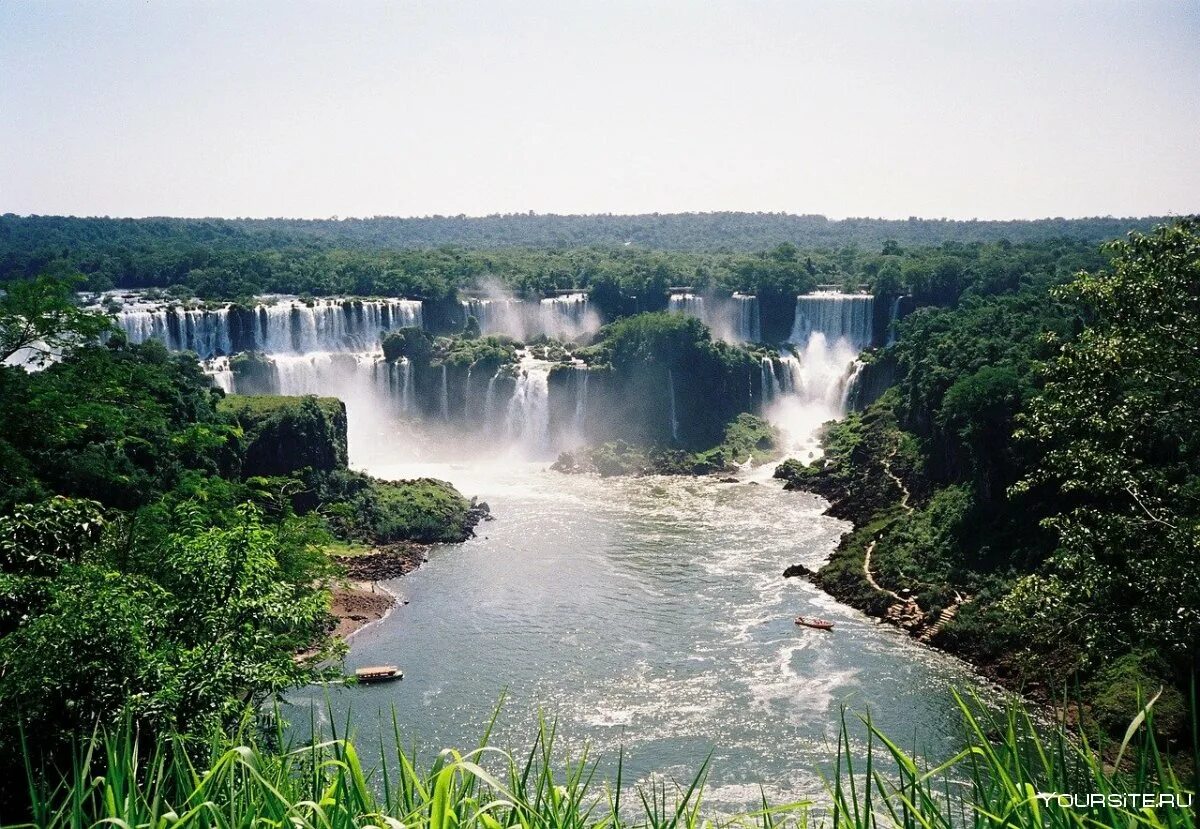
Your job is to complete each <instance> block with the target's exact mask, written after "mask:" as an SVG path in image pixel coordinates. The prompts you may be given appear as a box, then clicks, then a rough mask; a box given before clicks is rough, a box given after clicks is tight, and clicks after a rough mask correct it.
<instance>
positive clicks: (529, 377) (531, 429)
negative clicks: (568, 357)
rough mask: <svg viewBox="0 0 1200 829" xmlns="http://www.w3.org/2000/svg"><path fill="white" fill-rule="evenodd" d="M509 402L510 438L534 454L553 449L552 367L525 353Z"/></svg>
mask: <svg viewBox="0 0 1200 829" xmlns="http://www.w3.org/2000/svg"><path fill="white" fill-rule="evenodd" d="M517 372H518V373H517V384H516V387H515V388H514V389H513V394H512V397H511V398H510V399H509V401H508V411H507V413H506V417H505V427H506V431H507V433H508V438H509V439H510V440H512V441H514V442H515V443H517V444H518V445H520V446H521V447H523V448H525V449H527V450H532V451H534V452H539V451H545V450H548V449H550V448H551V447H550V363H547V362H545V361H544V360H537V359H535V358H533V357H531V356H529V354H528V353H522V355H521V362H520V364H519V366H518V369H517Z"/></svg>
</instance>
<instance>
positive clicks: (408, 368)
mask: <svg viewBox="0 0 1200 829" xmlns="http://www.w3.org/2000/svg"><path fill="white" fill-rule="evenodd" d="M399 363H400V372H401V376H402V377H403V381H402V383H403V385H402V387H401V388H402V389H403V391H402V392H401V398H400V399H401V401H402V402H401V404H400V408H401V410H402V411H403V412H404V413H405V414H408V412H409V410H410V409H411V407H412V402H413V371H412V363H411V362H410V361H409V359H408V358H407V357H404V358H401V359H400V361H399Z"/></svg>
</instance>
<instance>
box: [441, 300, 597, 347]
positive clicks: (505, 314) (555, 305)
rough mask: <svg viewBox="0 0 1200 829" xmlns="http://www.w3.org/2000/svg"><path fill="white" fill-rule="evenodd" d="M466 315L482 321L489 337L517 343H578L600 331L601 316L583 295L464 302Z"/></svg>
mask: <svg viewBox="0 0 1200 829" xmlns="http://www.w3.org/2000/svg"><path fill="white" fill-rule="evenodd" d="M462 306H463V313H465V314H469V315H471V316H473V317H475V319H476V320H478V321H479V330H480V332H481V333H482V334H485V335H495V334H500V335H504V336H507V337H512V338H513V339H514V340H520V341H524V340H528V339H531V338H533V337H537V336H547V337H551V338H553V339H558V340H577V339H579V338H580V337H583V336H585V335H587V334H591V333H593V332H595V331H597V330H599V328H600V315H599V314H597V313H596V312H595V311H594V310H593V309H592V307H591V303H590V301H589V300H588V295H587V294H586V293H583V292H576V293H571V294H563V295H561V296H554V297H546V298H545V299H541V300H537V301H526V300H521V299H517V298H515V297H510V296H493V297H486V298H474V299H464V300H462Z"/></svg>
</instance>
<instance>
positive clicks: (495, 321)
mask: <svg viewBox="0 0 1200 829" xmlns="http://www.w3.org/2000/svg"><path fill="white" fill-rule="evenodd" d="M462 306H463V311H464V312H465V313H466V314H469V315H471V316H473V317H475V319H476V320H478V321H479V332H480V333H481V334H484V335H485V336H491V335H493V334H503V335H504V336H507V337H512V338H513V339H515V340H524V339H525V319H524V314H523V313H522V310H521V301H520V300H517V299H512V298H508V297H505V298H498V299H464V300H462Z"/></svg>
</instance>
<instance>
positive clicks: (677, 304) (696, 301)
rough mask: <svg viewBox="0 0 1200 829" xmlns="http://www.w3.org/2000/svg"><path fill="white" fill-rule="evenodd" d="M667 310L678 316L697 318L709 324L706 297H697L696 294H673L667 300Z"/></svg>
mask: <svg viewBox="0 0 1200 829" xmlns="http://www.w3.org/2000/svg"><path fill="white" fill-rule="evenodd" d="M667 310H668V311H671V312H672V313H676V314H687V315H688V316H689V317H695V318H696V319H698V320H700V321H701V322H703V323H704V324H705V325H707V324H708V315H707V314H706V313H705V308H704V297H702V296H696V295H695V294H671V296H669V297H668V298H667Z"/></svg>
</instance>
